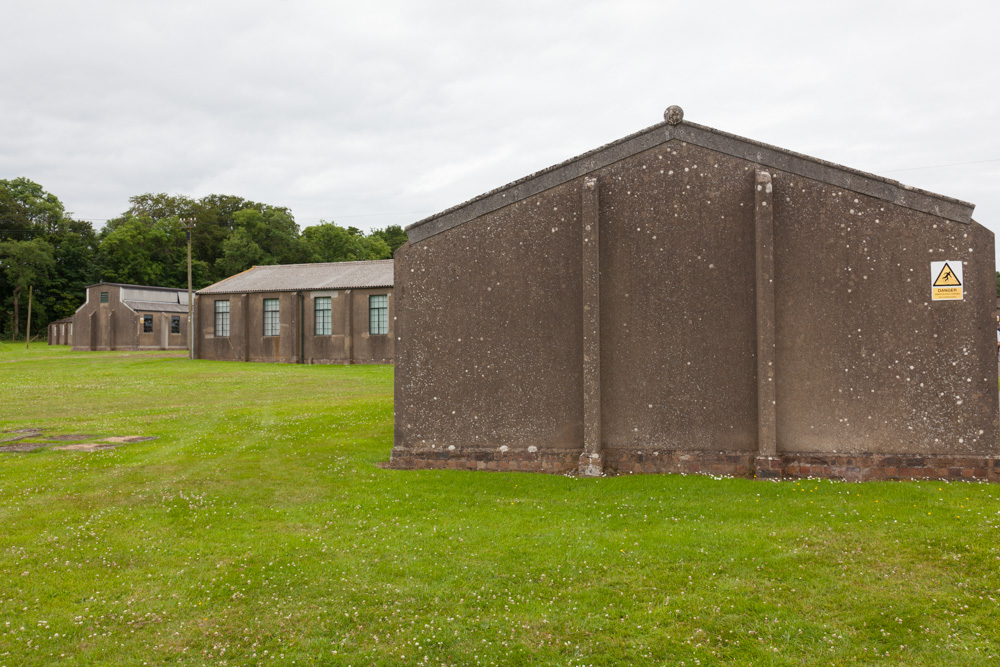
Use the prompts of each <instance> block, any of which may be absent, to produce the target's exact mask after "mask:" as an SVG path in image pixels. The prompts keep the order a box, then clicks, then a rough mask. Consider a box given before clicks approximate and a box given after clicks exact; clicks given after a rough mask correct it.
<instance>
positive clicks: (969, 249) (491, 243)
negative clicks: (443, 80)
mask: <svg viewBox="0 0 1000 667" xmlns="http://www.w3.org/2000/svg"><path fill="white" fill-rule="evenodd" d="M972 210H973V205H972V204H968V203H966V202H962V201H958V200H956V199H952V198H950V197H944V196H941V195H937V194H933V193H930V192H925V191H921V190H917V189H914V188H910V187H907V186H904V185H902V184H900V183H898V182H896V181H892V180H889V179H886V178H881V177H879V176H874V175H872V174H866V173H862V172H859V171H855V170H853V169H849V168H846V167H842V166H839V165H836V164H831V163H828V162H824V161H822V160H818V159H815V158H811V157H807V156H805V155H800V154H797V153H793V152H790V151H787V150H783V149H780V148H776V147H773V146H768V145H765V144H762V143H759V142H756V141H751V140H748V139H744V138H741V137H737V136H733V135H730V134H726V133H724V132H720V131H718V130H715V129H712V128H709V127H704V126H701V125H697V124H694V123H690V122H687V121H684V120H683V112H682V111H681V110H680V109H679V108H678V107H671V108H670V109H668V110H667V113H666V114H665V122H663V123H660V124H657V125H654V126H652V127H650V128H648V129H646V130H643V131H641V132H638V133H636V134H634V135H631V136H628V137H625V138H624V139H621V140H619V141H615V142H613V143H611V144H608V145H606V146H604V147H602V148H599V149H597V150H594V151H591V152H589V153H586V154H584V155H581V156H579V157H576V158H573V159H571V160H568V161H566V162H564V163H562V164H559V165H556V166H554V167H551V168H549V169H546V170H544V171H541V172H538V173H536V174H533V175H531V176H528V177H527V178H524V179H522V180H519V181H516V182H514V183H511V184H509V185H506V186H504V187H501V188H498V189H497V190H494V191H492V192H489V193H487V194H484V195H482V196H480V197H477V198H475V199H473V200H471V201H469V202H466V203H465V204H461V205H459V206H456V207H454V208H452V209H449V210H447V211H444V212H443V213H440V214H438V215H435V216H432V217H430V218H427V219H425V220H423V221H421V222H418V223H416V224H414V225H411V226H410V227H409V228H408V229H407V235H408V237H409V242H408V243H407V244H406V245H404V246H403V247H402V248H400V249H399V250H398V251H397V252H396V255H395V260H396V279H397V280H396V298H397V304H396V305H397V316H398V318H399V321H398V323H397V332H396V334H397V337H398V338H397V348H396V375H395V382H396V387H395V443H394V445H395V446H394V448H393V453H392V461H391V465H393V466H396V467H403V468H414V467H452V468H469V469H492V470H544V471H552V472H579V473H580V474H585V475H593V474H601V473H602V472H704V473H721V474H730V475H744V476H752V475H755V474H756V475H757V476H759V477H772V478H773V477H782V476H789V477H796V476H808V475H818V476H831V477H844V478H848V479H877V478H913V477H942V478H976V479H992V480H997V479H998V478H1000V458H998V454H1000V447H998V396H997V366H996V359H995V355H996V352H995V351H994V341H993V330H994V326H993V323H994V309H995V305H996V303H995V302H994V285H995V281H994V253H993V247H994V239H993V234H992V233H991V232H990V231H989V230H987V229H985V228H984V227H982V226H981V225H979V224H978V223H976V222H975V221H973V220H972V219H971V214H972Z"/></svg>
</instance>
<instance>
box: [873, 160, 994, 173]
mask: <svg viewBox="0 0 1000 667" xmlns="http://www.w3.org/2000/svg"><path fill="white" fill-rule="evenodd" d="M987 162H1000V158H996V159H993V160H976V161H975V162H952V163H951V164H932V165H929V166H927V167H906V168H905V169H883V170H882V171H881V173H883V174H891V173H893V172H896V171H916V170H917V169H940V168H941V167H964V166H965V165H967V164H986V163H987Z"/></svg>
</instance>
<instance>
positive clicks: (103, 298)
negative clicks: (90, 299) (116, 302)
mask: <svg viewBox="0 0 1000 667" xmlns="http://www.w3.org/2000/svg"><path fill="white" fill-rule="evenodd" d="M98 301H99V302H100V303H110V302H111V295H110V292H101V295H100V296H99V297H98Z"/></svg>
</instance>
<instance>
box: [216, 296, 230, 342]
mask: <svg viewBox="0 0 1000 667" xmlns="http://www.w3.org/2000/svg"><path fill="white" fill-rule="evenodd" d="M228 336H229V301H228V300H226V301H216V302H215V337H216V338H226V337H228Z"/></svg>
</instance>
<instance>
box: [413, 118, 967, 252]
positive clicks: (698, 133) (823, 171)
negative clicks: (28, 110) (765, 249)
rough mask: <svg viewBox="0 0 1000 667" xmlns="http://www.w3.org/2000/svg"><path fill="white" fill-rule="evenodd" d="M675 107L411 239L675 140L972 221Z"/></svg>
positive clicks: (940, 198)
mask: <svg viewBox="0 0 1000 667" xmlns="http://www.w3.org/2000/svg"><path fill="white" fill-rule="evenodd" d="M671 109H676V110H677V111H678V112H679V118H678V117H676V116H674V117H672V118H671V119H670V120H669V121H668V120H664V121H663V122H660V123H656V124H655V125H651V126H649V127H647V128H645V129H642V130H639V131H638V132H634V133H632V134H629V135H626V136H624V137H621V138H620V139H616V140H614V141H612V142H609V143H606V144H604V145H603V146H599V147H597V148H595V149H593V150H590V151H587V152H585V153H581V154H580V155H577V156H574V157H571V158H569V159H567V160H564V161H562V162H559V163H558V164H555V165H552V166H551V167H547V168H545V169H541V170H539V171H536V172H534V173H532V174H528V175H527V176H524V177H523V178H519V179H517V180H515V181H511V182H510V183H507V184H506V185H502V186H500V187H498V188H494V189H493V190H490V191H488V192H485V193H483V194H481V195H479V196H477V197H473V198H472V199H469V200H467V201H465V202H463V203H461V204H457V205H456V206H452V207H450V208H447V209H445V210H443V211H441V212H439V213H436V214H434V215H431V216H428V217H426V218H423V219H421V220H418V221H417V222H414V223H413V224H411V225H408V226H407V227H406V234H407V238H408V239H409V241H410V242H411V243H415V242H417V241H421V240H423V239H425V238H428V237H431V236H434V235H435V234H439V233H441V232H443V231H445V230H447V229H451V228H452V227H455V226H457V225H460V224H463V223H465V222H468V221H469V220H472V219H473V218H476V217H479V216H481V215H484V214H486V213H489V212H492V211H495V210H498V209H500V208H503V207H505V206H509V205H510V204H513V203H516V202H518V201H521V200H523V199H526V198H527V197H530V196H533V195H536V194H538V193H540V192H543V191H545V190H548V189H551V188H553V187H556V186H559V185H562V184H564V183H567V182H569V181H571V180H573V179H575V178H579V177H580V176H583V175H584V174H586V173H590V172H592V171H594V170H596V169H601V168H603V167H607V166H609V165H611V164H614V163H615V162H619V161H621V160H624V159H627V158H629V157H632V156H634V155H636V154H638V153H641V152H643V151H646V150H649V149H651V148H655V147H657V146H660V145H663V144H666V143H668V142H670V141H675V140H677V141H683V142H687V143H691V144H694V145H696V146H700V147H702V148H706V149H708V150H714V151H716V152H720V153H724V154H728V155H731V156H734V157H738V158H742V159H745V160H748V161H751V162H756V163H758V164H761V165H763V166H766V167H772V168H775V169H778V170H780V171H786V172H789V173H793V174H796V175H800V176H805V177H807V178H812V179H814V180H818V181H821V182H826V183H828V184H830V185H835V186H837V187H842V188H844V189H846V190H851V191H854V192H858V193H860V194H865V195H869V196H873V197H877V198H879V199H883V200H886V201H890V202H892V203H895V204H899V205H901V206H905V207H907V208H912V209H915V210H919V211H923V212H925V213H931V214H933V215H938V216H940V217H944V218H947V219H949V220H954V221H955V222H960V223H965V224H968V223H969V221H970V220H971V217H972V211H973V209H974V208H975V206H974V205H973V204H971V203H969V202H966V201H963V200H960V199H955V198H953V197H948V196H946V195H941V194H937V193H934V192H930V191H927V190H921V189H919V188H914V187H911V186H908V185H904V184H902V183H900V182H899V181H896V180H893V179H890V178H886V177H884V176H878V175H877V174H872V173H869V172H864V171H861V170H858V169H853V168H851V167H845V166H844V165H840V164H837V163H834V162H829V161H827V160H823V159H821V158H816V157H812V156H809V155H805V154H804V153H797V152H795V151H791V150H788V149H785V148H781V147H778V146H773V145H771V144H766V143H764V142H761V141H756V140H754V139H748V138H746V137H741V136H739V135H735V134H731V133H728V132H723V131H721V130H717V129H715V128H712V127H708V126H706V125H699V124H697V123H692V122H690V121H685V120H683V111H681V110H680V108H679V107H670V109H668V114H669V112H670V110H671ZM666 115H667V114H665V116H666Z"/></svg>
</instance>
